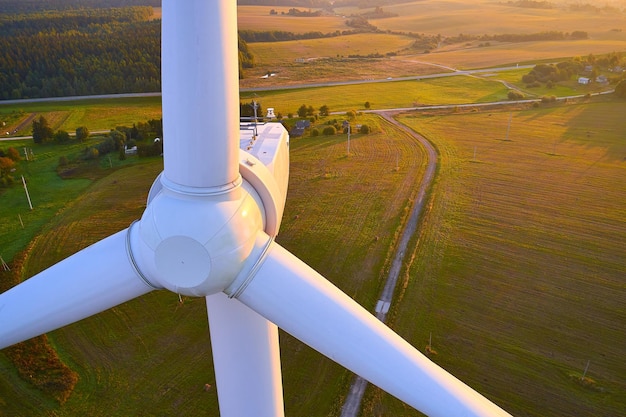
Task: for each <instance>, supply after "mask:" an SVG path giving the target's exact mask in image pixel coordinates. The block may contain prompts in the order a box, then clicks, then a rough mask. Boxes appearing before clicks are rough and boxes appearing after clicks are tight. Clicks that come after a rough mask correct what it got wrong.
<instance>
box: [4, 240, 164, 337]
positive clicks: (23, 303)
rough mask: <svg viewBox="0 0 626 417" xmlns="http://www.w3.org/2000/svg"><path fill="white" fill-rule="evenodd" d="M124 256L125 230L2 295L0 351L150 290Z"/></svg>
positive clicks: (125, 255)
mask: <svg viewBox="0 0 626 417" xmlns="http://www.w3.org/2000/svg"><path fill="white" fill-rule="evenodd" d="M153 289H154V288H151V287H149V286H148V285H147V284H146V283H144V281H142V280H141V279H140V278H139V277H138V276H137V274H136V273H135V270H134V269H133V267H132V265H131V263H130V261H129V259H128V255H127V253H126V230H123V231H121V232H119V233H116V234H114V235H112V236H109V237H108V238H106V239H103V240H101V241H100V242H98V243H95V244H94V245H91V246H89V247H87V248H85V249H83V250H81V251H80V252H78V253H76V254H74V255H72V256H71V257H69V258H66V259H64V260H63V261H61V262H59V263H58V264H56V265H53V266H52V267H50V268H48V269H46V270H44V271H42V272H40V273H39V274H37V275H35V276H34V277H32V278H30V279H28V280H26V281H24V282H22V283H21V284H19V285H17V286H15V287H13V288H11V289H9V290H8V291H6V292H4V293H2V294H0V349H2V348H5V347H7V346H11V345H13V344H15V343H18V342H21V341H24V340H26V339H30V338H31V337H35V336H38V335H40V334H43V333H46V332H49V331H52V330H55V329H58V328H59V327H62V326H65V325H67V324H70V323H73V322H76V321H78V320H81V319H84V318H86V317H89V316H91V315H93V314H96V313H99V312H101V311H103V310H106V309H108V308H111V307H114V306H116V305H118V304H121V303H123V302H125V301H128V300H131V299H133V298H135V297H138V296H140V295H143V294H145V293H147V292H150V291H152V290H153Z"/></svg>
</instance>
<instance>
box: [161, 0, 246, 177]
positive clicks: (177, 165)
mask: <svg viewBox="0 0 626 417" xmlns="http://www.w3.org/2000/svg"><path fill="white" fill-rule="evenodd" d="M162 9H163V14H162V16H163V17H162V46H161V57H162V58H161V62H162V70H161V73H162V74H161V78H162V81H161V89H162V93H163V96H162V97H163V136H164V141H163V147H164V149H163V151H164V165H165V166H164V168H165V169H164V173H165V177H166V179H167V180H170V181H172V182H174V183H175V184H178V185H182V186H186V187H194V188H196V187H197V188H214V187H227V188H229V187H230V186H232V184H231V183H233V182H234V181H236V180H237V179H238V178H239V77H238V74H239V65H238V48H237V5H236V3H235V2H234V1H232V0H214V1H206V0H185V1H176V0H163V3H162Z"/></svg>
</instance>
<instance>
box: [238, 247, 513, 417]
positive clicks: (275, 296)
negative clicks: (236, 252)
mask: <svg viewBox="0 0 626 417" xmlns="http://www.w3.org/2000/svg"><path fill="white" fill-rule="evenodd" d="M234 294H235V295H236V296H237V299H239V300H240V301H241V302H242V303H244V304H246V305H247V306H249V307H250V308H251V309H253V310H255V311H256V312H258V313H259V314H261V315H262V316H264V317H266V318H267V319H268V320H271V321H272V322H274V323H276V324H277V325H278V326H279V327H280V328H281V329H283V330H285V331H287V332H288V333H290V334H291V335H293V336H294V337H296V338H298V339H300V340H301V341H303V342H304V343H306V344H308V345H309V346H311V347H312V348H314V349H316V350H317V351H319V352H320V353H322V354H324V355H326V356H328V357H329V358H330V359H332V360H334V361H335V362H337V363H339V364H341V365H343V366H345V367H346V368H348V369H350V370H352V371H353V372H355V373H356V374H358V375H360V376H361V377H363V378H365V379H367V380H368V381H370V382H371V383H373V384H375V385H377V386H378V387H380V388H382V389H383V390H385V391H387V392H388V393H390V394H392V395H394V396H395V397H397V398H398V399H400V400H402V401H404V402H405V403H407V404H409V405H411V406H412V407H414V408H416V409H418V410H419V411H421V412H423V413H425V414H427V415H429V416H442V417H449V416H508V415H509V414H507V413H506V412H505V411H503V410H502V409H501V408H499V407H498V406H496V405H494V404H493V403H491V402H490V401H489V400H487V399H486V398H485V397H483V396H482V395H480V394H478V393H477V392H476V391H474V390H473V389H471V388H470V387H468V386H467V385H465V384H463V383H462V382H461V381H459V380H458V379H456V378H455V377H454V376H452V375H451V374H449V373H448V372H446V371H445V370H443V369H442V368H440V367H439V366H437V365H436V364H434V363H433V362H431V361H430V360H429V359H428V358H426V357H425V356H424V355H422V354H421V353H419V352H418V351H417V350H416V349H415V348H414V347H413V346H411V345H410V344H409V343H408V342H406V341H405V340H404V339H402V338H401V337H400V336H398V335H397V334H396V333H394V332H393V331H392V330H391V329H389V328H388V327H387V326H385V325H384V324H383V323H382V322H381V321H379V320H378V319H376V318H375V317H374V316H373V315H371V314H370V313H369V312H367V311H366V310H365V309H364V308H362V307H361V306H360V305H358V304H357V303H356V302H355V301H354V300H353V299H351V298H350V297H348V296H347V295H346V294H344V293H343V292H341V291H340V290H339V289H338V288H336V287H335V286H333V285H332V284H331V283H330V282H328V281H327V280H325V279H324V278H323V277H322V276H321V275H320V274H318V273H317V272H315V271H314V270H313V269H312V268H310V267H309V266H307V265H306V264H305V263H304V262H302V261H301V260H299V259H298V258H296V257H295V256H294V255H292V254H291V253H289V252H288V251H287V250H285V249H283V248H282V247H280V246H279V245H277V244H273V245H272V247H271V248H270V250H269V252H268V254H267V256H266V258H265V260H264V261H263V263H262V265H260V268H259V270H258V272H257V273H256V275H255V277H254V278H253V279H252V280H251V281H249V283H248V284H247V286H245V287H244V288H239V289H238V290H237V291H235V292H234Z"/></svg>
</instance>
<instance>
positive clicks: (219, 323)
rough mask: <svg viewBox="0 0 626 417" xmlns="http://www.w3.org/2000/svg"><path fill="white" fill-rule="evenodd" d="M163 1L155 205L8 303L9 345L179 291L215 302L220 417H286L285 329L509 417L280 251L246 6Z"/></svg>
mask: <svg viewBox="0 0 626 417" xmlns="http://www.w3.org/2000/svg"><path fill="white" fill-rule="evenodd" d="M162 6H163V28H162V39H163V40H162V77H163V81H162V89H163V124H164V125H163V127H164V137H165V141H164V171H163V173H162V174H161V175H160V176H159V177H158V178H157V179H156V181H155V182H154V184H153V186H152V188H151V190H150V193H149V195H148V205H147V208H146V210H145V212H144V214H143V216H142V217H141V220H139V221H138V222H135V223H133V224H132V225H131V226H130V227H129V228H128V229H125V230H123V231H121V232H118V233H116V234H114V235H112V236H110V237H108V238H106V239H104V240H102V241H100V242H98V243H96V244H94V245H92V246H90V247H88V248H86V249H84V250H82V251H80V252H78V253H76V254H74V255H72V256H71V257H69V258H67V259H65V260H64V261H62V262H60V263H58V264H56V265H54V266H52V267H50V268H49V269H47V270H45V271H43V272H41V273H39V274H37V275H36V276H34V277H32V278H30V279H28V280H26V281H25V282H23V283H22V284H20V285H18V286H16V287H14V288H12V289H10V290H8V291H7V292H5V293H3V294H0V348H4V347H7V346H10V345H12V344H14V343H18V342H20V341H23V340H26V339H28V338H31V337H34V336H37V335H39V334H42V333H45V332H48V331H51V330H54V329H57V328H59V327H61V326H64V325H67V324H69V323H73V322H75V321H78V320H81V319H83V318H86V317H89V316H91V315H93V314H96V313H99V312H101V311H103V310H105V309H108V308H111V307H113V306H115V305H118V304H120V303H123V302H125V301H128V300H131V299H133V298H135V297H139V296H141V295H143V294H146V293H148V292H150V291H153V290H156V289H168V290H170V291H173V292H175V293H178V294H183V295H187V296H196V297H206V300H207V307H208V312H209V325H210V331H211V340H212V346H213V355H214V362H215V372H216V383H217V389H218V395H219V407H220V412H221V415H222V416H225V417H232V416H244V417H249V416H283V415H284V411H283V399H282V382H281V375H280V358H279V350H278V328H277V326H279V327H280V328H282V329H283V330H285V331H286V332H288V333H290V334H292V335H293V336H295V337H296V338H298V339H300V340H301V341H303V342H304V343H306V344H308V345H309V346H311V347H313V348H314V349H316V350H318V351H319V352H321V353H323V354H324V355H326V356H328V357H329V358H331V359H333V360H334V361H336V362H338V363H340V364H341V365H343V366H345V367H346V368H348V369H350V370H352V371H353V372H355V373H357V374H359V375H361V376H362V377H363V378H365V379H367V380H368V381H370V382H371V383H373V384H375V385H377V386H379V387H380V388H382V389H383V390H385V391H387V392H389V393H390V394H392V395H394V396H396V397H397V398H399V399H401V400H402V401H404V402H406V403H407V404H409V405H411V406H413V407H415V408H416V409H418V410H420V411H422V412H424V413H425V414H428V415H430V416H445V417H450V416H508V414H507V413H506V412H505V411H503V410H502V409H500V408H499V407H497V406H496V405H494V404H493V403H491V402H490V401H488V400H487V399H485V398H484V397H483V396H481V395H480V394H478V393H477V392H475V391H474V390H472V389H471V388H469V387H468V386H466V385H464V384H463V383H462V382H460V381H459V380H457V379H456V378H455V377H453V376H452V375H450V374H449V373H447V372H446V371H444V370H443V369H441V368H440V367H438V366H437V365H435V364H433V363H432V362H431V361H430V360H429V359H427V358H426V357H425V356H423V355H422V354H420V353H419V352H418V351H417V350H416V349H415V348H413V347H412V346H411V345H410V344H409V343H407V342H406V341H405V340H403V339H402V338H401V337H400V336H398V335H397V334H395V333H394V332H393V331H392V330H390V329H389V328H388V327H386V326H385V325H384V324H383V323H382V322H380V321H379V320H377V319H376V318H375V317H374V316H372V315H371V314H370V313H368V312H367V311H366V310H365V309H363V308H362V307H361V306H359V305H358V304H357V303H356V302H355V301H354V300H352V299H351V298H350V297H348V296H347V295H345V294H343V293H342V292H341V291H340V290H338V289H337V288H336V287H334V286H333V285H332V284H331V283H329V282H328V281H327V280H325V279H324V278H323V277H322V276H320V275H319V274H318V273H317V272H315V271H314V270H313V269H311V268H310V267H308V266H307V265H306V264H304V263H303V262H302V261H300V260H299V259H298V258H296V257H295V256H293V255H292V254H290V253H289V252H288V251H287V250H285V249H283V248H282V247H281V246H279V245H278V244H277V243H276V242H274V237H275V236H276V234H277V232H278V229H279V226H280V219H281V217H282V213H283V208H284V203H285V197H286V190H287V179H288V172H289V168H288V163H289V159H288V158H289V156H288V145H289V138H288V136H287V133H286V132H285V130H284V129H283V128H282V126H281V125H280V124H271V123H270V124H266V125H263V126H262V131H261V132H260V135H259V139H257V140H256V141H252V140H244V141H243V142H242V143H240V132H239V129H240V127H239V97H238V63H237V56H238V55H237V29H236V28H237V20H236V10H237V9H236V2H235V1H234V0H220V1H217V0H215V1H213V0H211V1H209V0H185V1H175V0H163V5H162ZM240 147H241V149H239V148H240Z"/></svg>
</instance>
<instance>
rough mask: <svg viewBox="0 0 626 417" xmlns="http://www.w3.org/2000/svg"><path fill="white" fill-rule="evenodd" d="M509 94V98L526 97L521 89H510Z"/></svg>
mask: <svg viewBox="0 0 626 417" xmlns="http://www.w3.org/2000/svg"><path fill="white" fill-rule="evenodd" d="M507 96H508V97H509V100H521V99H523V98H524V94H522V93H520V92H519V91H515V90H511V91H509V93H508V94H507Z"/></svg>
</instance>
